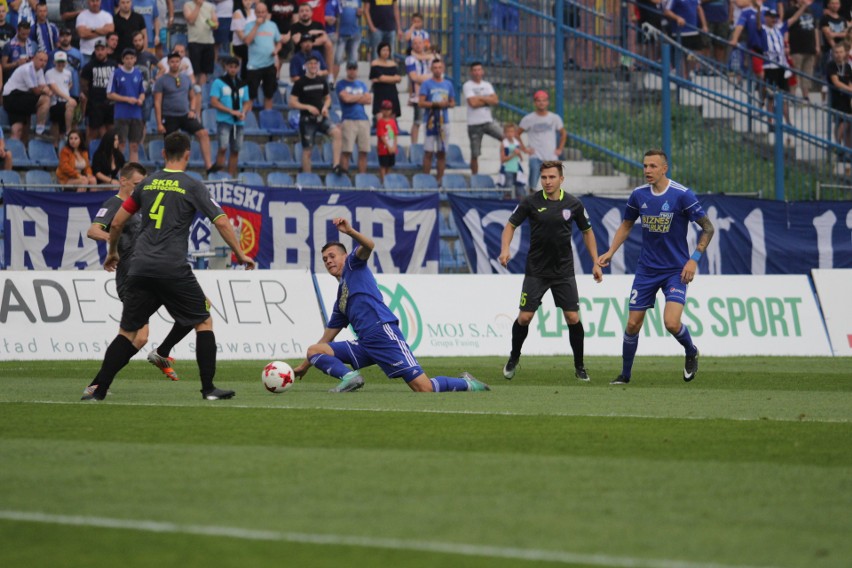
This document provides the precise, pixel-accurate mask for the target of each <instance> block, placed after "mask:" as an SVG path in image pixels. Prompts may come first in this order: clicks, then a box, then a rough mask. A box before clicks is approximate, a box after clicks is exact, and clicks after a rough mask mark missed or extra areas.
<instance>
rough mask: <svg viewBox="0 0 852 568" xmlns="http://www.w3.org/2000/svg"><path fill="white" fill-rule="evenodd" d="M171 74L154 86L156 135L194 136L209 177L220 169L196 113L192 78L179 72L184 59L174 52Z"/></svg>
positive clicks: (170, 56)
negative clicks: (174, 133) (182, 133)
mask: <svg viewBox="0 0 852 568" xmlns="http://www.w3.org/2000/svg"><path fill="white" fill-rule="evenodd" d="M168 60H169V72H168V73H166V74H165V75H161V76H160V77H159V78H158V79H157V82H156V83H155V84H154V114H155V116H156V117H157V132H158V133H160V134H165V135H169V134H171V133H172V132H174V131H176V130H183V131H184V132H186V133H188V134H190V135H191V136H194V137H195V138H196V139H197V140H198V145H199V147H200V149H201V157H202V158H203V160H204V167H205V169H206V170H207V174H208V175H209V174H212V173H213V172H218V171H219V169H220V168H219V166H218V165H216V164H214V163H213V160H212V159H211V157H210V136H209V135H208V134H207V129H206V128H204V127H203V126H202V125H201V123H200V122H198V116H197V114H196V112H195V111H194V110H193V109H195V108H197V103H196V101H195V99H196V97H198V96H200V94H199V93H196V92H195V90H194V89H193V88H192V84H191V83H190V80H189V76H188V75H186V74H185V73H181V72H180V61H181V57H180V55H179V54H177V53H172V54H171V55H169V57H168Z"/></svg>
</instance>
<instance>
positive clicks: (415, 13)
mask: <svg viewBox="0 0 852 568" xmlns="http://www.w3.org/2000/svg"><path fill="white" fill-rule="evenodd" d="M414 18H420V19H421V20H422V19H423V14H421V13H420V12H414V13H413V14H411V19H412V20H413V19H414Z"/></svg>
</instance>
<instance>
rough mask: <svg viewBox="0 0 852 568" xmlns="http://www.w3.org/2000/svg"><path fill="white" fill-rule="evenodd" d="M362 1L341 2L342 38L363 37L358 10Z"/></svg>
mask: <svg viewBox="0 0 852 568" xmlns="http://www.w3.org/2000/svg"><path fill="white" fill-rule="evenodd" d="M360 7H361V0H340V15H339V16H338V17H339V18H340V37H351V36H357V35H361V24H360V22H359V18H358V9H359V8H360Z"/></svg>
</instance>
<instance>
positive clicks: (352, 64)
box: [346, 61, 358, 69]
mask: <svg viewBox="0 0 852 568" xmlns="http://www.w3.org/2000/svg"><path fill="white" fill-rule="evenodd" d="M346 68H347V69H358V64H357V63H356V62H354V61H350V62H349V63H347V64H346Z"/></svg>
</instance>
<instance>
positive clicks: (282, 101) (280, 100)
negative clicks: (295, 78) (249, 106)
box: [254, 81, 290, 112]
mask: <svg viewBox="0 0 852 568" xmlns="http://www.w3.org/2000/svg"><path fill="white" fill-rule="evenodd" d="M282 91H283V92H282ZM289 92H290V84H289V83H285V82H284V81H278V88H277V89H275V92H274V93H273V94H272V110H277V111H279V112H280V111H284V110H289V108H290V107H289V106H287V99H288V98H289V97H288V93H289ZM263 99H264V96H263V91H260V90H259V91H258V93H257V101H256V102H255V104H254V107H255V108H264V106H263Z"/></svg>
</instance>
